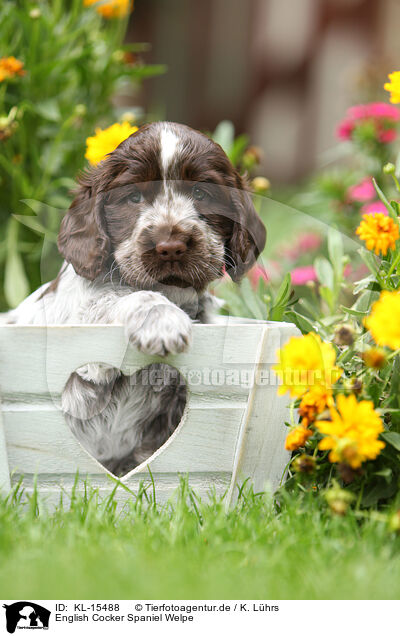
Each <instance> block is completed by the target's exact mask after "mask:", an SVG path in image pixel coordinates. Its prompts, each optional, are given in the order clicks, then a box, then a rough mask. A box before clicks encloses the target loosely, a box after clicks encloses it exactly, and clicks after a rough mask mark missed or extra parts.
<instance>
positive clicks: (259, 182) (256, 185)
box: [251, 177, 271, 194]
mask: <svg viewBox="0 0 400 636" xmlns="http://www.w3.org/2000/svg"><path fill="white" fill-rule="evenodd" d="M251 187H252V188H253V190H254V192H256V194H265V193H266V192H268V190H269V189H270V187H271V183H270V181H269V179H267V178H266V177H255V178H254V179H253V181H252V182H251Z"/></svg>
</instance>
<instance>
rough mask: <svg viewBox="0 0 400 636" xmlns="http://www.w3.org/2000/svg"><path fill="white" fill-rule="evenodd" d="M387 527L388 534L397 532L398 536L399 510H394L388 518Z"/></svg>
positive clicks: (399, 524)
mask: <svg viewBox="0 0 400 636" xmlns="http://www.w3.org/2000/svg"><path fill="white" fill-rule="evenodd" d="M388 527H389V530H390V532H397V533H398V534H400V510H396V512H395V513H393V514H392V515H390V517H389V518H388Z"/></svg>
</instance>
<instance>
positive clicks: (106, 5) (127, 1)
mask: <svg viewBox="0 0 400 636" xmlns="http://www.w3.org/2000/svg"><path fill="white" fill-rule="evenodd" d="M83 4H84V6H85V7H90V6H91V5H92V4H94V5H95V8H96V11H97V13H99V14H100V15H102V16H103V18H124V17H125V16H126V15H128V13H130V11H132V9H133V0H83Z"/></svg>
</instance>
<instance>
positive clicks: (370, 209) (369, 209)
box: [361, 201, 388, 216]
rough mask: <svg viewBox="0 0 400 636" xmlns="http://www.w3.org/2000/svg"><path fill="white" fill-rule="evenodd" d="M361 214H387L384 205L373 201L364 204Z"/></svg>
mask: <svg viewBox="0 0 400 636" xmlns="http://www.w3.org/2000/svg"><path fill="white" fill-rule="evenodd" d="M361 212H362V213H363V214H374V213H375V212H382V214H386V216H387V214H388V211H387V209H386V205H384V204H383V203H382V201H373V202H372V203H364V205H363V206H362V208H361Z"/></svg>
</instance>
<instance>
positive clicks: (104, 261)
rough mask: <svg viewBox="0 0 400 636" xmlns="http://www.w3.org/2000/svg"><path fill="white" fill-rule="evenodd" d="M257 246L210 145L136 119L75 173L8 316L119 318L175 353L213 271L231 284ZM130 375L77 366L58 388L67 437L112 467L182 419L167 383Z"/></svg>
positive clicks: (15, 319) (133, 337)
mask: <svg viewBox="0 0 400 636" xmlns="http://www.w3.org/2000/svg"><path fill="white" fill-rule="evenodd" d="M264 244H265V229H264V226H263V224H262V222H261V220H260V218H259V217H258V215H257V213H256V211H255V209H254V207H253V204H252V201H251V198H250V195H249V194H248V192H247V191H246V189H245V184H244V182H243V180H242V178H241V176H240V175H239V174H238V173H237V171H236V170H235V169H234V168H233V166H232V164H231V163H230V161H229V160H228V158H227V156H226V155H225V153H224V152H223V150H222V148H221V147H220V146H219V145H218V144H216V143H214V142H213V141H212V140H211V139H210V138H208V137H207V136H206V135H203V134H201V133H199V132H197V131H195V130H192V129H191V128H189V127H187V126H183V125H180V124H174V123H167V122H161V123H153V124H148V125H145V126H143V127H142V128H140V129H139V130H138V131H137V132H135V133H134V134H133V135H131V136H130V137H128V139H126V140H125V141H123V142H122V143H121V144H120V145H119V146H118V148H116V150H114V152H112V153H111V154H110V155H108V156H107V158H106V159H105V160H103V161H101V162H100V163H99V164H98V165H97V166H96V167H94V168H92V169H90V170H89V171H87V172H85V173H84V174H83V175H82V176H81V178H80V179H79V188H78V190H77V192H76V197H75V199H74V200H73V202H72V204H71V207H70V208H69V210H68V211H67V213H66V215H65V216H64V218H63V220H62V223H61V228H60V232H59V238H58V247H59V251H60V253H61V255H62V256H63V257H64V259H65V262H64V264H63V266H62V268H61V270H60V273H59V275H58V276H57V278H56V280H55V281H52V282H51V283H46V284H45V285H43V286H42V287H41V288H40V289H38V290H37V291H36V292H34V293H33V294H32V295H31V296H29V297H28V298H27V299H26V300H24V301H23V302H22V303H21V305H19V307H17V308H16V309H15V310H13V311H12V312H10V315H9V323H13V324H25V325H26V324H36V325H46V324H77V323H82V324H87V323H96V324H98V323H104V324H122V325H124V326H125V332H126V337H127V340H128V341H129V342H130V344H131V345H133V346H134V347H137V348H138V349H139V350H140V351H143V352H145V353H147V354H152V355H161V356H166V355H168V354H177V353H180V352H182V351H184V350H185V349H186V348H187V347H188V346H189V344H190V338H191V327H192V323H193V322H201V323H205V322H208V321H209V320H210V318H209V310H210V306H211V302H210V296H209V295H208V294H207V292H206V289H207V285H208V284H209V283H210V282H211V281H213V280H215V279H218V278H219V277H221V276H223V274H224V272H225V271H227V272H228V273H229V274H230V276H231V278H232V279H233V280H235V281H237V280H239V279H240V277H241V276H242V275H243V274H244V273H245V272H246V271H247V270H248V269H249V268H250V267H252V265H253V264H254V263H255V260H256V258H257V256H258V254H259V253H260V252H261V250H262V249H263V247H264ZM155 367H156V368H157V369H158V370H160V369H161V370H162V371H165V370H166V369H168V367H167V365H155ZM142 373H143V372H138V373H137V374H136V376H135V377H134V378H129V377H126V376H123V375H122V374H121V373H120V372H119V370H118V369H114V368H110V367H107V366H105V365H100V364H87V365H85V366H84V367H82V368H80V369H78V370H77V371H76V372H75V373H73V374H72V375H71V377H70V379H69V381H68V383H67V385H66V387H65V389H64V392H63V395H62V409H63V411H64V413H65V417H66V419H67V422H68V424H69V426H70V427H71V429H72V431H73V432H74V434H75V435H76V437H77V438H78V440H79V441H80V442H81V444H82V445H83V446H84V447H85V448H86V449H87V450H88V451H89V452H90V453H91V455H93V456H94V457H95V458H96V459H97V460H98V461H99V462H101V463H102V464H103V465H104V466H105V467H106V468H107V469H108V470H109V471H111V472H112V473H114V474H116V475H122V474H125V473H126V472H128V471H130V470H132V469H133V468H134V467H135V466H137V465H138V464H140V463H141V462H143V461H145V460H146V459H147V458H148V457H149V456H150V455H151V454H152V453H153V452H154V451H155V450H156V449H157V448H159V447H160V446H161V445H162V444H163V443H164V442H165V441H166V439H167V438H168V437H169V436H170V435H171V433H172V432H173V431H174V429H175V428H176V426H177V424H178V423H179V421H180V419H181V417H182V413H183V408H184V405H185V387H184V386H182V385H181V383H180V382H179V379H178V378H172V379H171V377H170V378H169V381H166V382H165V383H163V384H162V385H161V386H159V385H158V386H156V387H152V386H150V385H149V384H148V383H146V382H142V379H143V378H142Z"/></svg>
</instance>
